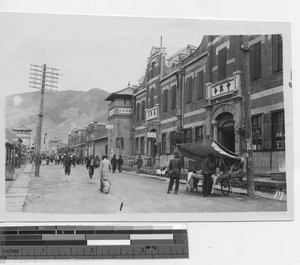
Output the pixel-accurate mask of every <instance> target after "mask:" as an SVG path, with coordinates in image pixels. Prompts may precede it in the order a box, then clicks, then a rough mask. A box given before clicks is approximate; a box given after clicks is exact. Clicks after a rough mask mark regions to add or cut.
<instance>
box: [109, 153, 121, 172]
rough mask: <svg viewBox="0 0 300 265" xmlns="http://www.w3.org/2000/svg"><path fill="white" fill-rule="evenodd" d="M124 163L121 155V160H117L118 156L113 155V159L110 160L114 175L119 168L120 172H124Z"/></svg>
mask: <svg viewBox="0 0 300 265" xmlns="http://www.w3.org/2000/svg"><path fill="white" fill-rule="evenodd" d="M123 162H124V161H123V158H122V155H120V156H119V158H117V157H116V155H113V157H112V158H111V160H110V163H111V166H112V173H115V171H116V169H117V167H118V171H119V172H122V167H123Z"/></svg>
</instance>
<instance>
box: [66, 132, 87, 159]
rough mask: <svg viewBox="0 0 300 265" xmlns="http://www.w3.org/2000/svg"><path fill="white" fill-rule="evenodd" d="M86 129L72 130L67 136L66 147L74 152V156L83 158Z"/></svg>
mask: <svg viewBox="0 0 300 265" xmlns="http://www.w3.org/2000/svg"><path fill="white" fill-rule="evenodd" d="M85 144H86V129H74V130H72V131H71V132H70V134H69V136H68V146H69V147H70V148H71V149H72V150H74V151H73V152H74V154H76V155H78V156H80V157H83V156H85V150H86V148H85Z"/></svg>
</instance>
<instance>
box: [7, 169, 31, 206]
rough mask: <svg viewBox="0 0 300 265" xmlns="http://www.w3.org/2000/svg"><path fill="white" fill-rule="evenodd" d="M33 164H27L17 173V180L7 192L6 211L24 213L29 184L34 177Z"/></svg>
mask: <svg viewBox="0 0 300 265" xmlns="http://www.w3.org/2000/svg"><path fill="white" fill-rule="evenodd" d="M32 170H33V164H27V165H26V166H25V167H24V168H21V170H20V171H19V172H16V173H17V178H16V180H14V181H13V183H12V185H11V186H10V187H9V189H8V190H7V191H6V194H5V197H6V211H7V212H16V211H17V212H20V211H23V206H24V203H25V201H26V198H27V195H28V188H29V183H30V180H31V177H32Z"/></svg>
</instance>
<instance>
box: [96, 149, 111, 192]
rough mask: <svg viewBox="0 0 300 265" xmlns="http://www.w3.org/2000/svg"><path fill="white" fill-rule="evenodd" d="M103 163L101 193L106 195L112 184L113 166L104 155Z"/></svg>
mask: <svg viewBox="0 0 300 265" xmlns="http://www.w3.org/2000/svg"><path fill="white" fill-rule="evenodd" d="M102 158H103V159H102V161H101V162H100V169H99V173H100V189H99V190H100V191H101V192H104V193H105V194H107V193H109V191H110V187H111V182H110V173H111V170H112V165H111V163H110V162H109V160H108V159H107V155H103V157H102Z"/></svg>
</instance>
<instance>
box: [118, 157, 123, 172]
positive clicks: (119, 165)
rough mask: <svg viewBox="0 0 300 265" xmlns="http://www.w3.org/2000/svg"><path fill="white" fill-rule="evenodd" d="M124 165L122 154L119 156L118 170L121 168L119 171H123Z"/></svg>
mask: <svg viewBox="0 0 300 265" xmlns="http://www.w3.org/2000/svg"><path fill="white" fill-rule="evenodd" d="M122 166H123V158H122V156H121V155H120V156H119V158H118V170H119V172H122Z"/></svg>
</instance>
